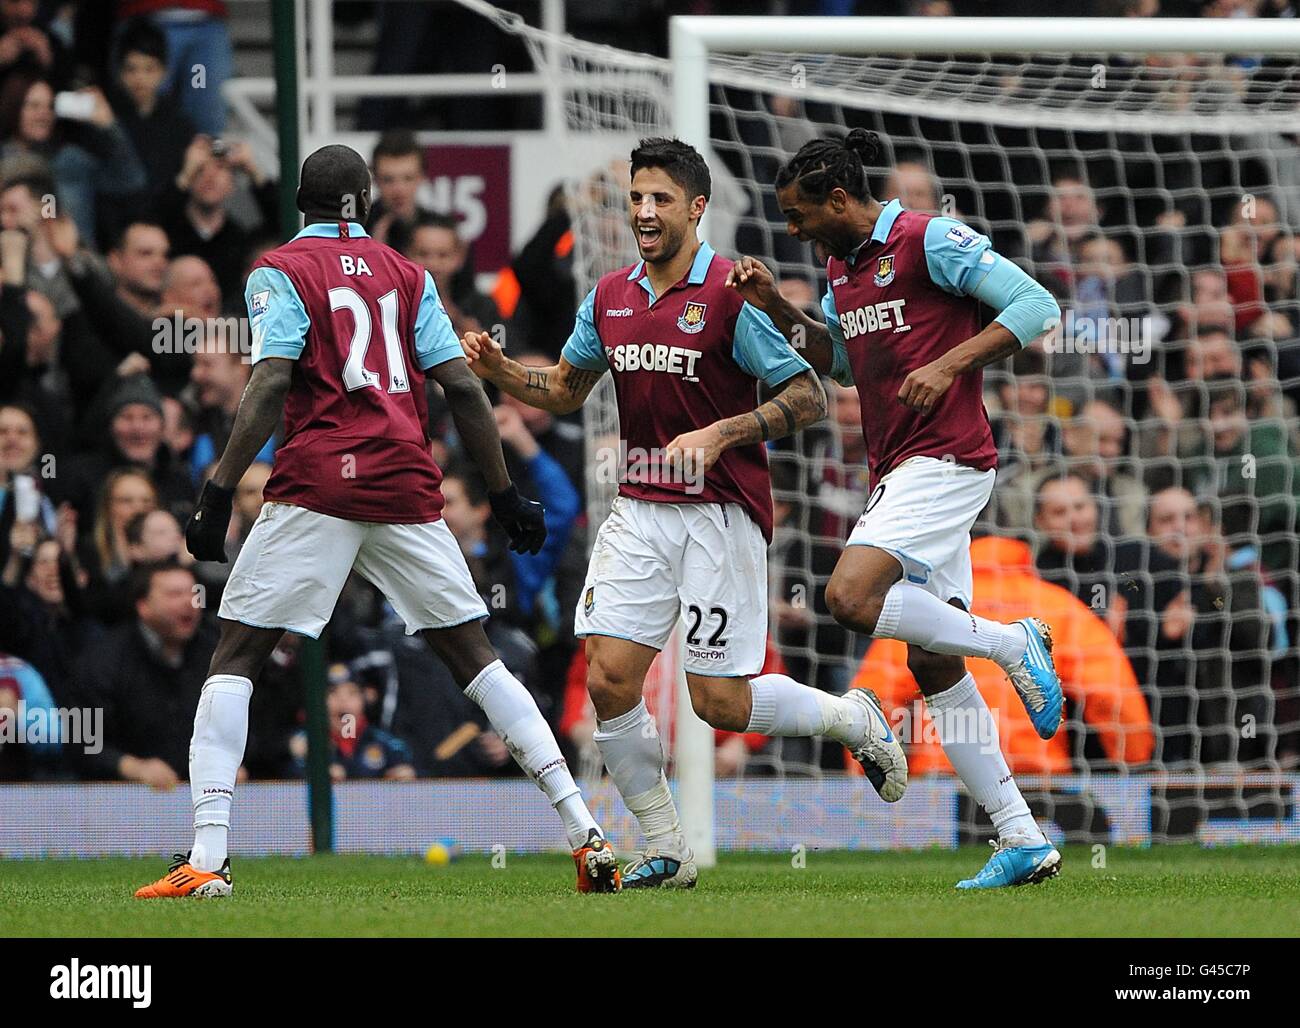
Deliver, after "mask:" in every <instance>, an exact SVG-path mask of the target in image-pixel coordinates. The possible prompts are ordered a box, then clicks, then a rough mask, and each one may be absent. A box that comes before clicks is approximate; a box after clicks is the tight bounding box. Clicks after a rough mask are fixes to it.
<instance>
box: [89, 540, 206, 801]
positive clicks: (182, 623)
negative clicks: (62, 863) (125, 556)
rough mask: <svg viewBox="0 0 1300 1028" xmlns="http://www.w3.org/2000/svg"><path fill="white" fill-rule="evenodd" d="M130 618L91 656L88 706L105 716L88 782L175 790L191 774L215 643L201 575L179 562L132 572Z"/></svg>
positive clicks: (145, 565)
mask: <svg viewBox="0 0 1300 1028" xmlns="http://www.w3.org/2000/svg"><path fill="white" fill-rule="evenodd" d="M131 593H132V597H133V608H134V609H133V611H132V617H131V620H130V621H128V622H127V623H126V624H123V625H120V626H118V627H117V628H115V629H113V630H112V631H111V632H109V634H108V636H107V637H106V638H105V639H104V642H103V644H102V645H101V646H99V647H96V649H95V650H94V651H92V652H88V653H86V654H84V658H83V661H82V664H81V667H80V669H79V674H78V681H79V683H80V690H81V694H82V696H83V701H84V702H85V703H86V704H87V705H89V706H95V707H102V708H103V711H104V747H103V750H102V751H101V752H100V753H98V754H87V755H86V756H85V758H84V759H85V771H86V774H87V775H88V776H89V777H92V778H100V779H113V778H122V779H126V780H127V781H132V782H143V783H145V784H146V785H150V786H152V787H153V788H155V789H171V788H173V787H174V786H175V785H177V783H179V782H181V781H183V780H184V779H185V777H186V776H187V775H188V774H189V749H190V733H191V730H192V728H193V726H194V711H195V708H196V707H197V706H198V702H199V693H200V692H202V690H203V682H204V679H206V677H207V673H208V662H209V661H210V660H211V658H212V651H213V649H214V648H215V645H216V635H215V631H214V630H213V629H211V627H210V626H207V625H205V624H204V622H203V618H202V610H201V609H200V607H199V605H198V604H197V603H196V602H195V594H194V575H193V573H192V572H191V571H190V570H189V569H187V568H183V567H181V566H180V565H179V564H178V563H176V562H175V561H163V562H160V563H155V564H144V565H141V566H140V567H138V568H136V569H135V571H134V572H133V573H132V588H131Z"/></svg>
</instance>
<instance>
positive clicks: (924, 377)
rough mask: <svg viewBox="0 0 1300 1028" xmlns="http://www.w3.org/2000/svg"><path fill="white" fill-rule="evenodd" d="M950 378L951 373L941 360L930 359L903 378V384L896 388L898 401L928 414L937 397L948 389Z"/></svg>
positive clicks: (937, 399) (951, 378) (936, 401)
mask: <svg viewBox="0 0 1300 1028" xmlns="http://www.w3.org/2000/svg"><path fill="white" fill-rule="evenodd" d="M952 380H953V373H952V372H951V371H949V370H948V369H947V368H946V367H944V365H943V363H942V362H941V361H932V362H931V363H929V364H927V365H926V366H925V367H923V368H917V369H916V370H915V371H913V372H912V373H911V374H909V375H908V376H907V378H905V379H904V380H903V386H902V388H901V389H899V390H898V402H899V403H901V404H902V405H903V406H904V407H911V408H912V410H917V411H920V412H921V413H922V414H929V413H930V411H932V410H934V405H935V404H936V403H938V402H939V398H940V397H941V396H943V394H944V393H946V392H947V391H948V387H949V386H951V385H952Z"/></svg>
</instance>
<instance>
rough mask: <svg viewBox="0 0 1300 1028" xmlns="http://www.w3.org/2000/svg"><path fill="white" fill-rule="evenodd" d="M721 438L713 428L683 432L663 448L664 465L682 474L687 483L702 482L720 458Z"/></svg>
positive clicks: (721, 449) (711, 426)
mask: <svg viewBox="0 0 1300 1028" xmlns="http://www.w3.org/2000/svg"><path fill="white" fill-rule="evenodd" d="M722 451H723V446H722V436H721V435H719V433H718V430H717V428H716V427H715V426H713V425H710V426H708V427H707V428H697V429H696V430H695V431H693V432H683V433H682V434H681V435H679V436H678V437H677V438H676V439H674V440H673V441H672V442H671V443H669V444H668V445H667V446H666V447H665V448H664V463H665V464H666V465H667V466H668V467H669V468H671V469H674V470H678V469H680V471H681V472H682V474H683V476H684V480H685V481H686V482H687V483H690V482H694V481H697V480H703V478H704V476H705V475H706V474H708V472H709V469H711V468H712V467H713V465H715V464H716V463H718V458H719V457H721V456H722Z"/></svg>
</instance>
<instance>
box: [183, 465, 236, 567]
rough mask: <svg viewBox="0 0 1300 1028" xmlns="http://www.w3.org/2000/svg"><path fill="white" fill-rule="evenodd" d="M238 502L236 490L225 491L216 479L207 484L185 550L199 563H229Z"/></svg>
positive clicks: (190, 523) (187, 532) (189, 526)
mask: <svg viewBox="0 0 1300 1028" xmlns="http://www.w3.org/2000/svg"><path fill="white" fill-rule="evenodd" d="M234 499H235V490H233V489H225V488H223V487H222V486H219V485H217V484H216V483H215V482H213V481H212V479H208V480H207V481H206V482H204V483H203V491H202V492H201V493H199V502H198V506H196V507H195V508H194V513H193V514H192V515H191V516H190V520H189V521H188V522H187V523H186V525H185V548H186V549H187V550H189V551H190V553H192V554H194V559H195V560H215V561H216V562H217V563H219V564H224V563H226V532H227V531H228V530H229V528H230V509H231V507H232V506H233V505H234Z"/></svg>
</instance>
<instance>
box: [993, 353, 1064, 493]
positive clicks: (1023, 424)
mask: <svg viewBox="0 0 1300 1028" xmlns="http://www.w3.org/2000/svg"><path fill="white" fill-rule="evenodd" d="M997 395H998V401H999V404H1000V407H1001V409H1000V410H999V411H998V412H997V413H996V414H994V415H993V417H992V418H991V419H990V420H991V422H992V428H993V442H994V445H995V446H997V448H998V469H999V474H1006V475H1010V474H1011V473H1012V472H1013V471H1014V470H1018V469H1020V470H1023V471H1026V472H1032V471H1036V470H1037V469H1038V468H1040V467H1042V466H1043V465H1044V464H1045V463H1047V462H1048V461H1051V460H1053V459H1055V458H1057V457H1059V456H1060V454H1061V428H1060V425H1058V424H1057V422H1056V419H1055V418H1053V417H1052V415H1051V411H1050V409H1049V404H1050V401H1051V390H1050V387H1049V384H1048V378H1047V358H1046V357H1045V356H1044V354H1043V352H1042V351H1041V350H1035V349H1030V348H1028V347H1027V348H1025V349H1023V350H1020V351H1018V352H1017V353H1016V354H1014V355H1013V356H1012V358H1011V375H1010V377H1009V378H1004V379H1001V380H1000V381H999V382H998V384H997ZM990 413H992V412H990Z"/></svg>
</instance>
